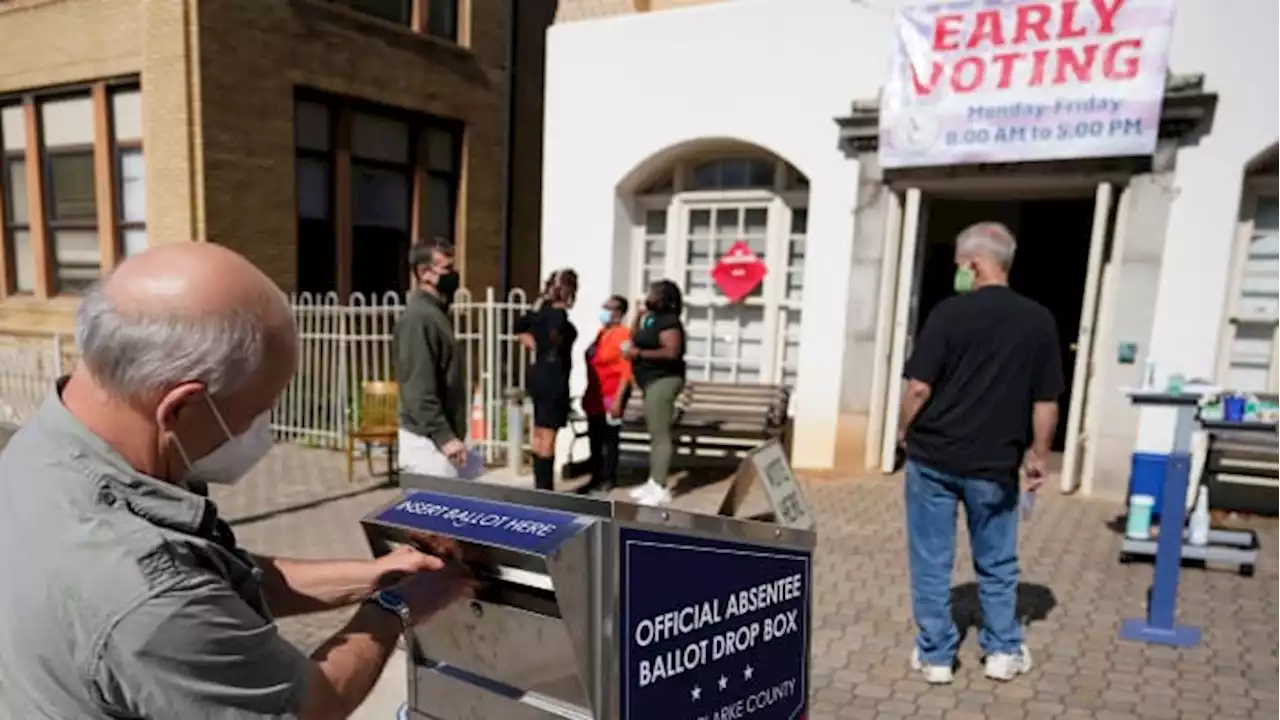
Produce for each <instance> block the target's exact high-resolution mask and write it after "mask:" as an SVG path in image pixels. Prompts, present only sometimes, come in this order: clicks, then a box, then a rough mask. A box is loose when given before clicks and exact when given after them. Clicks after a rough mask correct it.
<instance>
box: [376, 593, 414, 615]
mask: <svg viewBox="0 0 1280 720" xmlns="http://www.w3.org/2000/svg"><path fill="white" fill-rule="evenodd" d="M382 602H383V604H384V605H386V606H387V607H389V608H391V609H393V610H396V611H397V612H398V611H399V610H400V609H401V608H404V607H407V606H408V603H406V602H405V601H404V598H402V597H400V593H398V592H396V591H395V590H383V591H382Z"/></svg>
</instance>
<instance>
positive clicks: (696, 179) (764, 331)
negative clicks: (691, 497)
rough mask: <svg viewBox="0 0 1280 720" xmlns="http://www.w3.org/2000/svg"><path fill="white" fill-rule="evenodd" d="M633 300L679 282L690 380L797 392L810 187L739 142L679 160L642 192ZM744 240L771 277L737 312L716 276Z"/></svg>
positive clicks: (648, 180)
mask: <svg viewBox="0 0 1280 720" xmlns="http://www.w3.org/2000/svg"><path fill="white" fill-rule="evenodd" d="M634 187H635V188H636V189H635V190H634V191H633V193H632V196H631V199H632V207H631V210H632V212H631V216H630V217H631V222H632V227H631V229H630V231H631V236H630V244H629V247H628V248H627V250H628V251H629V255H628V256H627V258H628V260H629V262H627V266H628V267H629V272H628V275H629V277H628V278H627V293H628V295H629V296H631V297H633V298H636V297H641V296H642V295H643V294H644V292H645V289H646V288H647V287H648V285H649V283H651V282H653V281H654V280H659V279H669V280H673V281H674V282H675V283H676V284H677V285H679V286H680V288H681V290H683V291H684V293H685V308H686V310H685V324H686V329H687V332H688V351H687V354H686V360H687V362H688V366H689V373H688V377H689V379H691V380H711V381H716V382H729V383H744V384H745V383H781V384H785V385H789V386H792V387H794V385H795V379H796V368H797V366H798V364H799V355H800V353H799V350H800V321H801V317H800V315H801V313H800V308H801V296H802V294H803V292H804V256H805V252H806V245H807V231H808V227H807V226H808V200H809V181H808V179H807V178H806V177H805V176H804V175H803V174H802V173H801V172H800V171H799V170H797V169H796V168H795V167H794V166H792V165H791V164H790V163H788V162H786V161H785V160H783V159H781V158H779V157H777V156H776V155H773V154H771V153H769V152H768V151H766V150H764V149H762V148H758V147H756V146H752V145H747V144H745V143H738V144H733V145H720V146H717V147H716V148H714V149H713V150H709V149H704V150H703V151H701V152H688V153H680V154H678V157H676V158H674V159H667V160H663V161H661V162H659V163H658V164H657V166H656V167H654V168H653V169H651V170H649V171H647V172H644V173H643V177H641V178H639V182H637V183H636V184H635V186H634ZM738 240H743V241H745V242H746V243H747V244H748V245H749V246H750V247H751V249H752V251H753V252H754V253H755V254H756V255H757V256H759V257H760V258H761V259H762V260H763V261H764V263H765V265H766V266H767V268H768V272H767V274H766V275H765V279H764V281H763V282H762V283H761V284H760V285H759V286H758V287H757V288H756V289H755V290H754V291H753V292H752V293H751V294H750V295H749V296H748V297H747V298H745V299H743V300H742V301H741V302H738V303H730V302H729V301H728V300H727V298H725V296H724V295H723V294H722V293H721V292H720V290H719V289H718V288H716V286H715V283H714V282H713V281H712V279H711V269H712V268H713V267H714V266H715V264H716V263H717V262H718V261H719V259H720V258H721V257H722V256H723V255H724V254H725V253H726V252H727V251H728V250H729V248H730V247H731V246H732V245H733V244H734V243H735V242H737V241H738Z"/></svg>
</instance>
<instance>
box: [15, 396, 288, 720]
mask: <svg viewBox="0 0 1280 720" xmlns="http://www.w3.org/2000/svg"><path fill="white" fill-rule="evenodd" d="M311 666H312V665H311V661H310V660H309V659H308V658H307V657H306V656H304V655H303V654H302V653H301V652H299V651H298V650H297V649H296V648H295V647H293V645H291V644H290V643H289V642H288V641H286V640H285V639H284V638H282V637H281V636H280V635H279V633H278V632H277V630H276V626H275V623H274V622H272V619H271V617H270V614H269V613H268V611H267V608H266V603H265V601H264V599H263V594H262V573H261V571H260V570H259V569H258V568H257V567H256V566H255V565H254V563H253V560H252V559H251V558H250V557H249V555H248V554H247V553H245V552H244V551H243V550H241V549H240V548H239V547H237V546H236V544H235V538H234V536H233V535H232V533H231V529H230V527H229V526H228V525H227V524H226V523H225V522H223V521H221V520H219V519H218V515H217V508H216V507H215V506H214V504H213V503H212V502H210V501H209V500H208V499H207V498H205V497H202V496H201V495H198V494H195V493H193V492H189V491H187V490H185V489H182V488H179V487H176V486H174V485H171V484H168V483H164V482H161V481H159V480H156V479H155V478H152V477H148V476H146V475H142V474H140V473H138V472H137V471H136V470H134V469H133V468H131V467H130V466H129V465H128V464H127V463H126V462H125V461H124V459H123V458H121V457H120V456H119V455H118V454H116V453H115V452H114V451H112V450H111V448H109V447H108V446H107V445H106V443H104V442H103V441H102V440H101V439H99V438H98V437H97V436H95V435H93V434H92V433H91V432H89V430H88V429H87V428H86V427H85V426H84V425H83V424H81V423H80V422H79V421H78V420H76V419H75V418H74V417H73V416H72V415H71V413H70V412H68V411H67V409H66V408H65V407H64V406H63V404H62V401H61V399H60V398H59V397H58V395H57V393H52V394H51V395H50V397H49V398H48V399H47V400H46V401H45V403H44V405H43V406H42V407H41V409H40V411H39V412H38V413H37V414H36V416H35V417H34V418H33V419H32V420H31V422H29V423H28V424H27V425H26V426H25V427H23V428H22V429H21V430H20V431H19V432H18V433H17V434H16V435H14V436H13V438H12V439H11V440H10V441H9V444H8V445H7V446H6V447H5V448H4V451H3V453H0V717H3V718H15V719H16V718H22V719H23V720H35V719H37V718H50V719H54V718H56V719H58V720H70V719H71V718H77V719H79V718H88V719H90V720H98V719H101V720H110V719H112V718H115V719H119V718H156V719H159V718H166V719H167V718H182V719H183V720H188V719H189V720H196V719H197V718H219V719H221V720H242V719H245V720H247V719H249V718H268V717H270V718H289V717H294V716H296V714H297V712H298V710H299V708H300V707H301V705H302V698H303V696H304V693H305V691H306V684H307V678H308V677H309V674H310V672H311Z"/></svg>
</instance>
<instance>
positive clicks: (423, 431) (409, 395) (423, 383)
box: [395, 239, 468, 478]
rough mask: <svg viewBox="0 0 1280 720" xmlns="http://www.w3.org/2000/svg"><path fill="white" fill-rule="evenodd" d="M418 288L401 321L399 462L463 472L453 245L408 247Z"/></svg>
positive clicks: (426, 470) (411, 467)
mask: <svg viewBox="0 0 1280 720" xmlns="http://www.w3.org/2000/svg"><path fill="white" fill-rule="evenodd" d="M409 267H410V269H411V271H412V272H413V278H414V281H415V283H416V285H417V287H416V289H414V290H413V291H412V292H410V293H409V298H408V302H407V303H406V304H405V309H404V315H402V316H401V318H400V320H399V322H397V323H396V328H395V346H396V382H397V383H399V385H400V398H399V415H400V432H399V436H398V438H397V449H398V457H397V464H398V465H399V467H400V469H401V470H402V471H404V472H408V473H414V474H418V475H430V476H433V477H447V478H456V477H458V470H459V468H461V467H463V466H464V465H465V464H466V462H467V446H466V444H465V442H464V440H465V438H466V429H467V416H468V407H467V389H466V385H465V383H464V381H463V357H462V351H461V348H459V347H458V342H457V339H456V338H455V337H454V333H453V320H452V318H451V317H450V315H449V306H450V305H451V304H452V303H453V296H454V295H455V294H456V293H457V292H458V282H459V281H458V273H457V271H456V270H455V269H454V250H453V246H452V245H451V244H450V243H449V242H448V241H445V240H439V239H437V240H429V241H423V242H420V243H418V244H416V245H414V246H413V248H411V249H410V250H409Z"/></svg>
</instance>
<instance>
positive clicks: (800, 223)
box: [791, 208, 809, 235]
mask: <svg viewBox="0 0 1280 720" xmlns="http://www.w3.org/2000/svg"><path fill="white" fill-rule="evenodd" d="M808 231H809V210H808V209H807V208H791V234H792V235H804V234H805V233H806V232H808Z"/></svg>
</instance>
